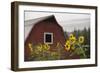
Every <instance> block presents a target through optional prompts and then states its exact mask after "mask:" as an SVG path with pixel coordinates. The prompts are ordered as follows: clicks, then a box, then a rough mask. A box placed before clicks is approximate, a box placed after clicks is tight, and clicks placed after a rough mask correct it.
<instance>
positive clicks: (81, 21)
mask: <svg viewBox="0 0 100 73" xmlns="http://www.w3.org/2000/svg"><path fill="white" fill-rule="evenodd" d="M49 15H54V16H55V17H56V20H57V22H58V24H60V25H61V26H62V27H63V29H64V31H67V32H72V31H74V29H79V30H82V29H84V28H85V27H86V28H89V27H90V14H79V13H52V12H33V11H25V20H30V19H36V18H40V17H45V16H49Z"/></svg>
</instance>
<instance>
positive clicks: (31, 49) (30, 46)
mask: <svg viewBox="0 0 100 73" xmlns="http://www.w3.org/2000/svg"><path fill="white" fill-rule="evenodd" d="M28 47H29V49H30V51H31V52H32V51H33V48H32V44H31V43H29V44H28Z"/></svg>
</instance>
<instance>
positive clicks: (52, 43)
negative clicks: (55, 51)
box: [44, 32, 53, 44]
mask: <svg viewBox="0 0 100 73" xmlns="http://www.w3.org/2000/svg"><path fill="white" fill-rule="evenodd" d="M46 34H50V35H51V42H46ZM44 43H46V44H53V33H51V32H44Z"/></svg>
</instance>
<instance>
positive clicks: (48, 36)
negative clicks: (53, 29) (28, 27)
mask: <svg viewBox="0 0 100 73" xmlns="http://www.w3.org/2000/svg"><path fill="white" fill-rule="evenodd" d="M46 42H51V34H46Z"/></svg>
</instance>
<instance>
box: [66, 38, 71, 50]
mask: <svg viewBox="0 0 100 73" xmlns="http://www.w3.org/2000/svg"><path fill="white" fill-rule="evenodd" d="M70 47H71V45H70V42H69V41H68V40H67V42H66V44H65V49H66V50H67V51H69V50H70Z"/></svg>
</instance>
